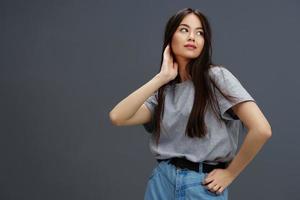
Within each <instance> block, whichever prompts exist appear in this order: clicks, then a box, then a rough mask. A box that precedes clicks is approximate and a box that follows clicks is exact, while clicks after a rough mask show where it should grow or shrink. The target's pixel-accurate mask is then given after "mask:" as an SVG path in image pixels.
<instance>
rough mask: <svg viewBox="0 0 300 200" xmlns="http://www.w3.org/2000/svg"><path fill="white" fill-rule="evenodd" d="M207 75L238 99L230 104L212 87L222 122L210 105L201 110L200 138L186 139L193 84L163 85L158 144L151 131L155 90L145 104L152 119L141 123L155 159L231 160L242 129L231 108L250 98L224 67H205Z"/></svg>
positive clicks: (213, 161) (186, 82)
mask: <svg viewBox="0 0 300 200" xmlns="http://www.w3.org/2000/svg"><path fill="white" fill-rule="evenodd" d="M209 75H210V76H211V77H213V79H214V80H216V83H217V84H218V86H219V87H220V89H221V90H222V91H224V92H225V93H227V94H230V95H233V96H235V97H238V98H239V100H237V101H235V103H231V102H230V101H228V100H227V99H225V98H224V97H223V96H222V95H221V94H220V92H219V91H218V90H216V95H217V100H218V104H219V106H220V110H221V117H222V118H223V119H226V122H221V125H220V123H219V122H218V121H217V118H216V116H215V115H214V113H213V112H212V110H211V108H209V109H208V110H207V112H206V113H205V123H206V125H207V130H208V133H207V135H206V136H205V137H204V138H197V137H196V138H190V137H188V136H186V135H185V134H184V132H185V129H186V125H187V122H188V118H189V114H190V112H191V109H192V106H193V100H194V85H193V82H192V81H191V80H186V81H183V82H181V83H177V84H175V88H174V91H175V92H173V91H172V88H171V86H167V87H166V88H165V92H166V95H165V107H164V116H163V119H162V123H161V130H160V131H161V132H160V139H159V143H158V146H157V145H156V143H155V136H154V134H153V117H154V107H155V106H156V105H157V100H156V96H157V91H156V92H155V93H154V94H153V95H152V96H150V97H149V98H148V99H147V100H146V101H145V103H144V104H145V105H146V106H147V108H149V110H150V111H151V113H152V120H151V121H150V122H148V123H145V124H143V127H144V128H145V130H146V131H147V132H149V133H151V134H149V147H150V151H151V153H152V154H153V155H154V157H155V158H157V159H165V158H170V157H183V156H185V157H186V159H188V160H190V161H193V162H202V161H204V162H206V163H211V164H214V163H216V162H225V161H231V160H232V159H233V157H234V156H235V154H236V151H237V147H238V137H239V133H240V132H241V130H243V129H244V128H245V126H244V125H243V124H242V122H241V121H240V120H239V118H238V117H237V116H236V115H235V114H234V112H233V111H232V109H231V107H232V106H234V105H236V104H238V103H240V102H243V101H254V102H255V100H254V99H253V98H252V96H251V95H250V94H249V93H248V92H247V91H246V89H245V88H244V87H243V86H242V84H241V82H240V81H239V80H238V79H237V78H236V77H235V76H234V75H233V74H232V73H231V72H230V71H229V70H228V69H227V68H225V67H223V66H215V67H212V68H210V69H209Z"/></svg>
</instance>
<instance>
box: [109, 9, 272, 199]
mask: <svg viewBox="0 0 300 200" xmlns="http://www.w3.org/2000/svg"><path fill="white" fill-rule="evenodd" d="M163 50H164V51H163V53H162V58H161V68H160V71H159V73H158V74H157V75H155V76H154V77H153V78H152V79H151V80H150V81H149V82H147V83H146V84H144V85H143V86H142V87H140V88H139V89H137V90H136V91H134V92H133V93H132V94H130V95H129V96H128V97H126V98H125V99H123V100H122V101H121V102H120V103H119V104H117V105H116V106H115V107H114V109H113V110H112V111H111V112H110V119H111V121H112V123H113V124H115V125H138V124H142V125H143V126H144V128H145V129H146V130H147V131H148V132H149V133H151V134H150V143H149V145H150V149H151V152H152V153H153V155H154V157H155V158H156V159H157V161H158V164H157V166H156V167H155V168H154V169H153V171H152V174H151V176H150V177H149V180H148V183H147V187H146V191H145V197H144V198H145V199H149V200H150V199H151V200H155V199H210V198H213V199H228V187H229V185H230V184H231V183H232V181H233V180H234V179H235V178H236V177H237V176H238V175H239V174H240V173H241V171H242V170H243V169H244V168H245V167H246V165H248V164H249V162H250V161H251V160H252V159H253V158H254V156H255V155H256V154H257V153H258V151H259V150H260V149H261V147H262V145H263V144H264V143H265V142H266V141H267V139H269V138H270V136H271V127H270V125H269V123H268V121H267V119H266V118H265V117H264V115H263V113H262V112H261V110H260V109H259V107H258V106H257V104H256V101H255V100H254V99H253V97H252V96H251V95H250V94H249V93H248V92H247V91H246V89H245V88H244V87H243V86H242V84H241V83H240V81H239V80H238V79H237V78H236V77H235V76H234V75H233V74H232V73H231V72H230V71H229V70H228V69H227V68H225V67H223V66H216V65H214V64H212V60H211V29H210V25H209V23H208V20H207V18H206V17H205V16H204V15H203V14H202V13H201V12H200V11H198V10H193V9H191V8H185V9H182V10H180V11H178V12H177V13H176V14H175V15H173V16H172V17H171V18H170V19H169V21H168V22H167V25H166V28H165V35H164V44H163ZM243 127H244V128H247V130H248V132H247V135H246V137H245V140H244V142H243V144H242V146H241V148H240V150H239V152H238V153H237V154H235V153H236V150H237V144H238V133H239V131H240V130H241V129H240V128H243Z"/></svg>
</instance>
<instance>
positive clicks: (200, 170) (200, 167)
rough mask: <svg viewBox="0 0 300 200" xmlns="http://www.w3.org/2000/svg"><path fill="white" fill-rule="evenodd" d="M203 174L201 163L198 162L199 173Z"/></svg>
mask: <svg viewBox="0 0 300 200" xmlns="http://www.w3.org/2000/svg"><path fill="white" fill-rule="evenodd" d="M202 172H203V163H202V162H199V173H200V174H201V173H202Z"/></svg>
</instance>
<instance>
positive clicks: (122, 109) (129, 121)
mask: <svg viewBox="0 0 300 200" xmlns="http://www.w3.org/2000/svg"><path fill="white" fill-rule="evenodd" d="M165 83H166V80H165V79H164V78H163V77H162V76H161V75H160V74H157V75H156V76H154V77H153V78H152V79H151V80H150V81H148V82H147V83H146V84H144V85H143V86H142V87H140V88H139V89H137V90H136V91H134V92H133V93H131V94H130V95H129V96H127V97H126V98H125V99H123V100H122V101H121V102H119V103H118V104H117V105H116V106H115V107H114V108H113V109H112V110H111V111H110V113H109V118H110V120H111V122H112V124H114V125H117V126H120V125H138V124H144V123H146V122H149V121H150V120H151V112H150V110H148V108H147V107H146V106H145V105H144V104H143V103H144V102H145V101H146V100H147V99H148V98H149V97H150V96H151V95H152V94H153V93H154V92H156V91H157V90H158V89H159V88H160V87H161V86H162V85H164V84H165Z"/></svg>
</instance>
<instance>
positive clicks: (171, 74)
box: [159, 44, 178, 82]
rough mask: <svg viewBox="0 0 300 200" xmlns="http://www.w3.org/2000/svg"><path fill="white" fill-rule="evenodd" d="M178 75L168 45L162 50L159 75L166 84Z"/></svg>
mask: <svg viewBox="0 0 300 200" xmlns="http://www.w3.org/2000/svg"><path fill="white" fill-rule="evenodd" d="M177 74H178V63H176V62H174V60H173V56H172V54H171V48H170V44H168V45H167V46H166V48H165V50H164V54H163V63H162V66H161V70H160V72H159V75H160V76H161V77H164V79H165V80H166V82H169V81H171V80H173V79H174V78H176V76H177Z"/></svg>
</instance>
